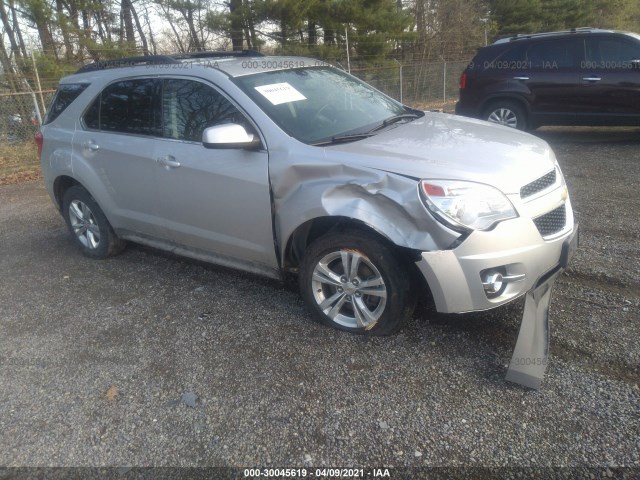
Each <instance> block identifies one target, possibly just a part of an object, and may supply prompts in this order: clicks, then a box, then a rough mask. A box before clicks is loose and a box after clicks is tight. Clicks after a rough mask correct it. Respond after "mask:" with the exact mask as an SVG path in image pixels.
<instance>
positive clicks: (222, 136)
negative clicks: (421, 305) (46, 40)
mask: <svg viewBox="0 0 640 480" xmlns="http://www.w3.org/2000/svg"><path fill="white" fill-rule="evenodd" d="M44 123H45V124H44V126H43V127H42V130H41V132H40V133H39V134H38V136H37V140H38V144H39V147H40V149H41V161H42V169H43V172H44V179H45V184H46V186H47V189H48V191H49V194H50V195H51V198H52V199H53V201H54V202H55V204H56V206H57V207H58V208H59V209H60V211H61V213H62V215H63V217H64V219H65V221H66V223H67V226H68V228H69V231H70V232H71V235H72V238H73V240H74V242H75V243H76V244H77V246H78V247H79V248H80V249H81V250H82V252H83V253H84V254H86V255H88V256H91V257H95V258H104V257H107V256H109V255H111V254H115V253H117V252H119V251H120V250H121V249H122V248H123V247H124V242H125V241H126V240H128V241H133V242H137V243H142V244H146V245H151V246H153V247H156V248H160V249H164V250H169V251H171V252H175V253H178V254H181V255H185V256H189V257H193V258H197V259H201V260H206V261H210V262H212V263H216V264H219V265H224V266H228V267H233V268H238V269H241V270H245V271H249V272H254V273H259V274H262V275H266V276H269V277H273V278H280V277H281V276H282V275H283V274H285V273H287V272H293V273H297V275H298V278H299V286H300V291H301V294H302V296H303V297H304V300H305V301H306V303H307V304H308V306H309V309H310V310H311V312H312V313H313V316H314V317H315V318H316V319H317V320H319V321H320V322H322V323H324V324H326V325H331V326H334V327H336V328H339V329H342V330H347V331H350V332H355V333H365V332H370V333H371V334H376V335H385V334H390V333H392V332H394V331H396V330H397V329H398V328H399V327H400V325H401V324H402V323H403V321H404V320H405V319H407V317H409V316H410V315H411V314H412V311H413V309H414V306H415V302H416V298H417V297H418V296H426V295H430V296H432V298H433V301H434V302H435V306H436V308H437V310H438V311H439V312H449V313H451V312H456V313H462V312H471V311H478V310H486V309H490V308H494V307H498V306H500V305H503V304H505V303H507V302H510V301H512V300H514V299H516V298H518V297H521V296H523V295H525V294H527V302H528V303H527V305H529V304H530V306H525V316H524V321H523V326H522V327H521V335H520V340H519V345H520V343H521V340H522V342H523V345H524V346H523V347H518V346H517V347H516V352H515V353H514V359H515V357H516V354H519V355H524V356H521V357H520V360H522V359H525V358H528V359H529V360H526V361H525V360H522V361H521V363H522V364H523V365H522V368H520V369H518V368H516V367H517V366H518V365H516V364H515V363H514V360H512V368H511V370H510V372H515V373H513V375H512V378H511V379H512V380H514V381H518V382H520V383H523V384H529V385H530V386H534V387H535V386H537V385H538V384H539V380H540V378H541V376H542V373H544V365H543V363H544V364H545V365H546V348H547V324H546V322H547V316H546V310H547V309H546V307H547V306H548V298H549V295H550V285H551V283H552V282H553V279H554V278H555V276H556V275H557V274H558V273H559V272H560V271H561V270H562V269H563V268H564V267H566V265H567V262H568V260H569V257H570V255H571V252H572V251H573V249H574V247H575V244H576V238H577V237H576V235H575V233H574V231H575V228H574V219H573V213H572V209H571V203H570V201H569V197H568V194H567V188H566V185H565V181H564V178H563V176H562V173H561V171H560V168H559V166H558V163H557V161H556V159H555V156H554V154H553V152H552V150H551V149H550V148H549V146H548V145H547V144H546V143H545V142H544V141H542V140H540V139H537V138H535V137H533V136H530V135H528V134H525V133H522V132H518V131H514V130H512V129H509V128H505V127H500V126H495V125H492V124H489V123H485V122H482V121H478V120H471V119H464V118H459V117H455V116H450V115H445V114H442V113H430V112H423V111H419V110H415V109H412V108H409V107H407V106H404V105H402V104H400V103H398V102H396V101H395V100H393V99H391V98H389V97H387V96H385V95H384V94H382V93H380V92H379V91H377V90H375V89H374V88H372V87H370V86H369V85H367V84H366V83H363V82H361V81H360V80H358V79H356V78H354V77H352V76H350V75H348V74H346V73H344V72H343V71H341V70H338V69H336V68H333V67H331V66H329V65H326V64H325V63H323V62H318V61H315V60H310V59H308V58H297V57H286V58H285V57H261V56H251V54H250V53H245V54H244V55H239V56H235V57H234V56H230V57H216V56H214V55H213V54H212V55H211V56H206V55H202V54H200V57H199V58H196V57H181V58H177V57H142V58H133V59H124V60H119V61H117V62H105V63H99V64H92V65H89V66H87V67H84V68H82V69H81V70H80V71H78V72H77V73H76V74H74V75H71V76H69V77H66V78H64V79H62V81H61V82H60V86H59V88H58V91H57V94H56V96H55V98H54V100H53V102H52V105H51V108H50V110H49V112H48V115H47V117H46V119H45V122H44ZM527 312H529V313H527ZM528 318H529V319H528ZM525 330H526V332H525ZM532 332H533V333H532ZM518 352H520V353H518ZM527 363H528V364H531V363H535V364H537V365H535V367H536V368H538V367H539V369H538V370H536V371H535V372H534V371H532V370H531V368H530V367H531V365H528V364H527ZM540 369H541V372H542V373H540Z"/></svg>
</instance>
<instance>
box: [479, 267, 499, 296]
mask: <svg viewBox="0 0 640 480" xmlns="http://www.w3.org/2000/svg"><path fill="white" fill-rule="evenodd" d="M503 285H504V278H503V277H502V274H501V273H500V272H496V271H489V272H488V273H486V274H485V275H484V278H483V279H482V286H483V287H484V291H485V292H487V293H498V292H499V291H500V290H502V287H503Z"/></svg>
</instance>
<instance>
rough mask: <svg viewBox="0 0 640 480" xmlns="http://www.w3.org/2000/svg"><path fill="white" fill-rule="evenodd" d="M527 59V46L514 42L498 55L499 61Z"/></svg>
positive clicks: (521, 60)
mask: <svg viewBox="0 0 640 480" xmlns="http://www.w3.org/2000/svg"><path fill="white" fill-rule="evenodd" d="M526 60H527V46H526V45H525V44H522V43H521V44H519V45H518V44H516V45H514V47H513V48H510V49H509V50H507V51H506V52H504V53H503V54H502V55H500V61H501V62H517V63H521V62H525V61H526Z"/></svg>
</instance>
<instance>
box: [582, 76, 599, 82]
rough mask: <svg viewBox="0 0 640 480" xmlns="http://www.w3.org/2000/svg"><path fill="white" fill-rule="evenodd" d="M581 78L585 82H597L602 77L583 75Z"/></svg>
mask: <svg viewBox="0 0 640 480" xmlns="http://www.w3.org/2000/svg"><path fill="white" fill-rule="evenodd" d="M582 80H584V81H585V82H599V81H600V80H602V78H600V77H583V78H582Z"/></svg>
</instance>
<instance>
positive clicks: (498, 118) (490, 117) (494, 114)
mask: <svg viewBox="0 0 640 480" xmlns="http://www.w3.org/2000/svg"><path fill="white" fill-rule="evenodd" d="M482 118H483V119H485V120H487V121H488V122H491V123H497V124H498V125H504V126H507V127H511V128H515V129H517V130H526V129H527V125H528V123H529V122H528V119H527V113H526V111H525V110H524V108H523V107H522V106H521V105H520V104H518V103H517V102H514V101H510V100H498V101H495V102H492V103H491V104H490V105H489V106H488V107H487V108H486V109H485V110H484V113H483V114H482Z"/></svg>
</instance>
